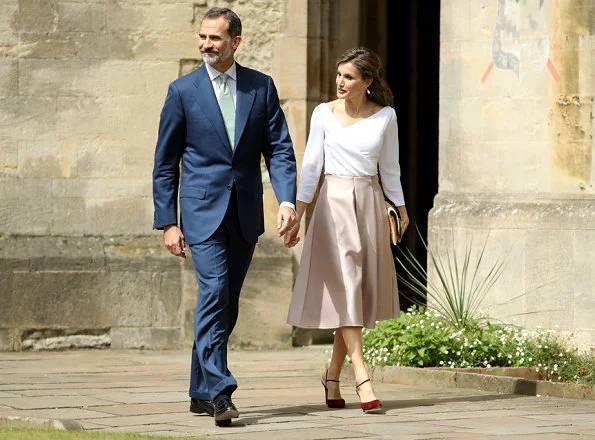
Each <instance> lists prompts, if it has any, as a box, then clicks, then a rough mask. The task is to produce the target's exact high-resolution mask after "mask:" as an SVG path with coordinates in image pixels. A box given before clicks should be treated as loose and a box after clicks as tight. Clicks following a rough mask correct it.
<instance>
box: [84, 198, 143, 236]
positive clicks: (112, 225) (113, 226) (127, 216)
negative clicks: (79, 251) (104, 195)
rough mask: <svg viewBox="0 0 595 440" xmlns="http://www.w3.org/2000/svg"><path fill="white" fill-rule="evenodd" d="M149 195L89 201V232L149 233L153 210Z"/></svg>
mask: <svg viewBox="0 0 595 440" xmlns="http://www.w3.org/2000/svg"><path fill="white" fill-rule="evenodd" d="M151 207H152V201H151V199H150V198H149V197H141V198H134V199H131V198H126V199H125V198H122V199H114V200H111V199H104V200H101V199H99V200H89V201H87V214H86V217H87V223H86V226H85V231H86V233H87V234H92V235H94V234H109V235H121V234H143V233H145V234H147V233H150V232H151V230H152V229H151V228H152V220H153V211H152V208H151Z"/></svg>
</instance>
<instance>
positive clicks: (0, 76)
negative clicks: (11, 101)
mask: <svg viewBox="0 0 595 440" xmlns="http://www.w3.org/2000/svg"><path fill="white" fill-rule="evenodd" d="M0 14H1V6H0ZM0 45H1V43H0ZM17 87H18V64H17V61H16V60H11V59H3V60H2V62H0V96H14V95H16V94H17Z"/></svg>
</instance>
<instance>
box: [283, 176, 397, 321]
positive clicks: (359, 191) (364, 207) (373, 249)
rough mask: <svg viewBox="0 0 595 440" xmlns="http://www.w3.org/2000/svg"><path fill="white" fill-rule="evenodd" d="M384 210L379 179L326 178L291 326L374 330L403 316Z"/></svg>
mask: <svg viewBox="0 0 595 440" xmlns="http://www.w3.org/2000/svg"><path fill="white" fill-rule="evenodd" d="M384 206H385V205H384V195H383V193H382V189H381V188H380V185H379V184H378V177H377V176H366V177H339V176H333V175H325V179H324V183H323V184H322V187H321V189H320V194H319V196H318V200H317V202H316V207H315V209H314V213H313V215H312V219H311V220H310V224H309V227H308V231H307V232H306V238H305V241H304V248H303V251H302V258H301V262H300V266H299V269H298V273H297V278H296V281H295V286H294V291H293V296H292V298H291V304H290V306H289V313H288V318H287V322H288V323H289V324H292V325H294V326H296V327H302V328H318V329H331V328H338V327H347V326H355V327H366V328H373V327H374V326H375V325H376V322H377V321H381V320H383V319H388V318H393V317H396V316H399V297H398V291H397V280H396V275H395V268H394V263H393V256H392V253H391V249H390V244H389V226H388V219H387V215H386V209H385V207H384Z"/></svg>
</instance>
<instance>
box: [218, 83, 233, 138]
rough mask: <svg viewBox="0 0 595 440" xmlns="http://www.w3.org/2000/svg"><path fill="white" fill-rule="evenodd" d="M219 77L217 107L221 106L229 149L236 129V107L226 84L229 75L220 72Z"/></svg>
mask: <svg viewBox="0 0 595 440" xmlns="http://www.w3.org/2000/svg"><path fill="white" fill-rule="evenodd" d="M219 78H220V79H221V84H222V85H221V87H219V107H220V108H221V114H222V115H223V121H224V122H225V129H226V130H227V137H228V138H229V143H230V144H231V149H232V150H233V148H234V142H233V141H234V135H235V131H236V109H235V107H234V104H233V96H231V90H229V85H228V84H227V79H228V78H229V75H227V74H225V73H222V74H221V75H219Z"/></svg>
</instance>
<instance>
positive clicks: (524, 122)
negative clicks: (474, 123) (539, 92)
mask: <svg viewBox="0 0 595 440" xmlns="http://www.w3.org/2000/svg"><path fill="white" fill-rule="evenodd" d="M535 112H536V109H535V101H534V100H532V99H522V98H512V99H506V100H503V99H492V100H489V101H485V102H484V104H483V106H482V112H481V127H482V130H483V136H484V139H485V140H487V141H491V140H498V141H499V142H507V141H509V142H531V141H533V140H534V139H535V132H534V129H533V128H534V124H533V121H534V120H535V119H536V113H535ZM462 123H463V124H466V123H471V121H465V120H463V121H462ZM486 153H488V152H486ZM488 162H489V160H488Z"/></svg>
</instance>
